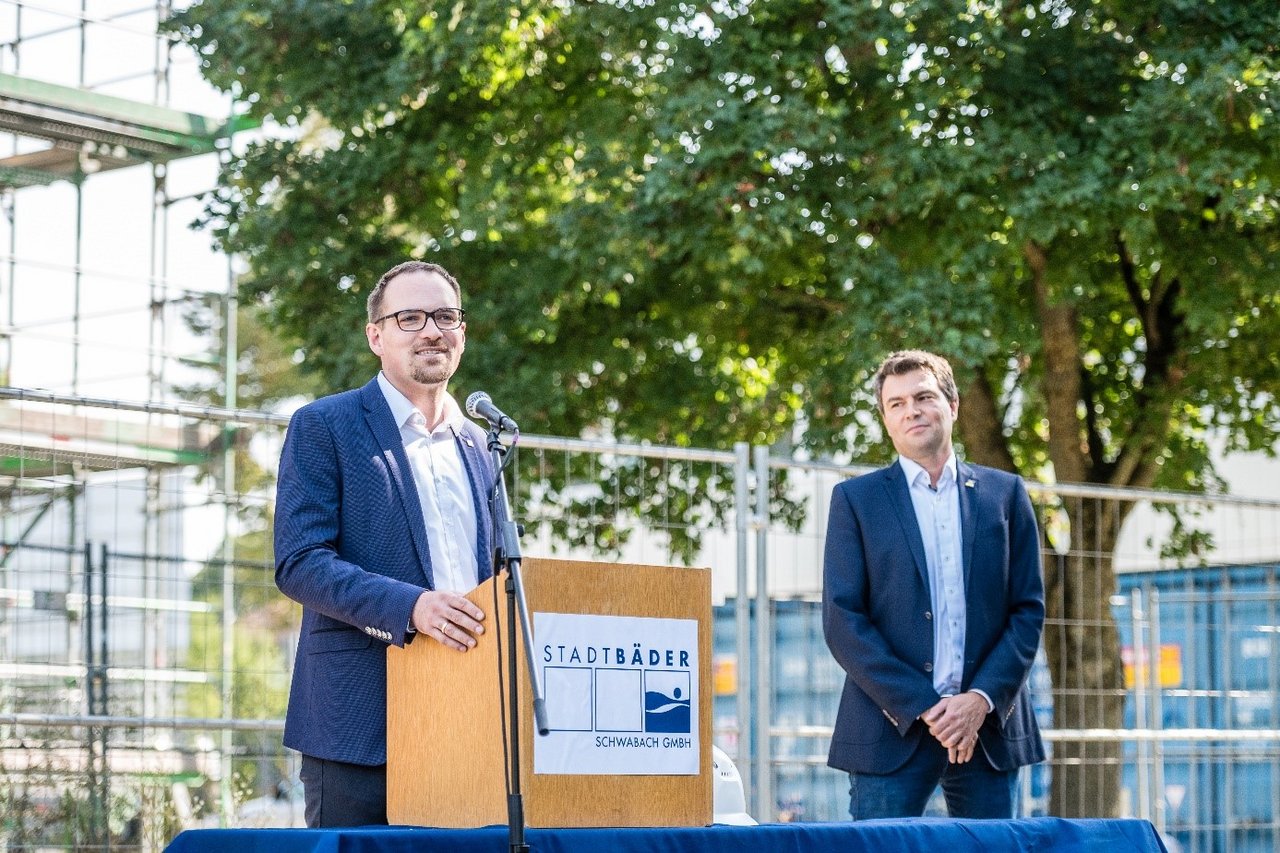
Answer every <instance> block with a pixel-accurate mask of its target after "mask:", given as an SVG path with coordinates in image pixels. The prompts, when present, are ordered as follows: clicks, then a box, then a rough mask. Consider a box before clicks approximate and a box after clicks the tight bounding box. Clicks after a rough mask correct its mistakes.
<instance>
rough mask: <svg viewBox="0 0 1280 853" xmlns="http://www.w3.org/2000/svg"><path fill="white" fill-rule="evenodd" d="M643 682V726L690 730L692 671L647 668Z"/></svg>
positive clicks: (658, 729)
mask: <svg viewBox="0 0 1280 853" xmlns="http://www.w3.org/2000/svg"><path fill="white" fill-rule="evenodd" d="M644 682H645V685H644V687H645V689H644V730H645V731H646V732H668V733H678V734H688V733H689V732H691V731H692V728H691V724H690V723H691V717H692V714H691V706H690V703H689V685H690V674H689V673H688V672H678V671H677V672H663V671H655V670H645V674H644Z"/></svg>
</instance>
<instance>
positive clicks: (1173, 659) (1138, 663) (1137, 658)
mask: <svg viewBox="0 0 1280 853" xmlns="http://www.w3.org/2000/svg"><path fill="white" fill-rule="evenodd" d="M1149 657H1150V651H1149V650H1148V649H1145V648H1144V649H1143V650H1142V653H1141V654H1140V655H1135V653H1134V651H1133V647H1132V646H1125V647H1124V648H1123V649H1121V650H1120V659H1121V660H1122V661H1124V686H1125V687H1127V688H1132V687H1133V686H1134V684H1135V683H1139V682H1140V683H1142V684H1143V685H1148V684H1150V683H1151V671H1150V668H1149V661H1148V658H1149ZM1156 678H1157V679H1158V681H1157V683H1158V684H1159V686H1161V687H1179V686H1181V684H1182V646H1180V645H1178V644H1177V643H1163V644H1161V646H1160V649H1159V652H1158V654H1157V655H1156Z"/></svg>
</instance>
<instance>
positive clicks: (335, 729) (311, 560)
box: [275, 379, 494, 765]
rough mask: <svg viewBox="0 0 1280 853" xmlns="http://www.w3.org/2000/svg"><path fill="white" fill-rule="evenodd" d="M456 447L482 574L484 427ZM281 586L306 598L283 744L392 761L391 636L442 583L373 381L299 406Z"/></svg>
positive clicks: (285, 473) (279, 530)
mask: <svg viewBox="0 0 1280 853" xmlns="http://www.w3.org/2000/svg"><path fill="white" fill-rule="evenodd" d="M458 448H459V450H460V451H461V453H462V459H463V461H464V464H465V466H466V470H467V475H468V477H469V478H470V480H471V494H472V498H473V499H474V501H475V507H476V521H477V528H478V529H477V534H478V535H477V537H476V538H477V549H476V550H477V553H476V559H477V561H478V564H479V567H480V579H481V580H484V579H485V578H487V577H489V576H490V575H491V574H492V559H493V555H492V552H491V550H490V547H489V540H490V535H491V524H490V516H489V505H488V494H489V489H490V486H491V484H492V483H493V482H494V474H493V465H492V463H491V461H490V458H489V454H488V449H487V447H486V444H485V433H484V432H483V431H482V430H481V429H480V428H479V427H478V426H476V425H475V424H472V423H470V422H468V423H467V424H466V427H465V428H464V429H463V431H462V433H461V435H460V437H459V439H458ZM275 552H276V554H275V556H276V585H277V586H278V587H280V590H281V592H283V593H284V594H285V595H287V596H289V597H290V598H292V599H294V600H295V601H298V602H300V603H301V604H302V606H303V610H302V630H301V634H300V636H299V638H298V654H297V659H296V661H295V663H294V670H293V685H292V687H291V688H290V691H289V711H288V714H287V716H286V718H285V730H284V744H285V746H287V747H290V748H291V749H296V750H298V751H299V752H302V753H303V754H305V755H311V756H314V757H317V758H325V759H330V760H336V761H346V762H350V763H353V764H366V765H376V764H383V763H385V762H386V760H387V685H386V673H387V660H386V653H387V645H388V644H391V643H394V644H395V645H397V646H403V645H404V644H405V643H406V642H408V641H410V640H411V639H412V637H413V635H412V634H410V633H409V630H408V628H409V620H410V618H411V616H412V613H413V605H414V603H415V602H416V601H417V600H418V596H419V595H420V594H421V593H422V591H423V590H424V589H432V588H434V583H433V581H432V575H431V556H430V553H429V552H428V550H427V534H426V527H425V524H424V523H423V520H422V507H421V506H420V505H419V502H418V492H417V487H416V486H415V485H414V481H413V473H412V470H411V469H410V467H409V460H408V457H407V456H406V455H405V452H404V444H403V442H402V441H401V439H400V430H399V428H398V427H397V426H396V423H395V420H394V418H393V417H392V415H391V409H390V407H389V406H388V405H387V401H386V398H385V397H384V396H383V394H382V390H381V389H380V388H379V387H378V383H377V380H376V379H374V380H373V381H370V382H369V383H368V384H367V385H365V386H364V387H363V388H360V389H358V390H353V391H347V392H345V393H342V394H335V395H334V396H332V397H324V398H322V399H319V400H316V401H315V402H313V403H310V404H308V405H307V406H304V407H303V408H301V409H299V410H298V412H297V413H296V414H295V415H294V416H293V419H292V420H291V421H290V423H289V432H288V434H287V435H286V437H285V442H284V449H283V451H282V452H281V455H280V477H279V483H278V486H277V491H276V519H275Z"/></svg>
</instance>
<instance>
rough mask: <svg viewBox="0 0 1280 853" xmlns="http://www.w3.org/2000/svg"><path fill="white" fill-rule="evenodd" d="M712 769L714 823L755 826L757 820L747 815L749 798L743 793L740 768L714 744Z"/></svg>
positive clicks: (712, 747) (712, 748)
mask: <svg viewBox="0 0 1280 853" xmlns="http://www.w3.org/2000/svg"><path fill="white" fill-rule="evenodd" d="M711 767H712V772H713V773H714V774H715V781H714V782H712V787H711V804H712V811H714V812H715V820H714V822H715V823H729V824H734V825H735V826H755V825H756V821H755V819H754V818H753V817H751V815H749V814H747V798H746V795H745V794H743V793H742V777H741V776H740V775H738V768H737V767H735V766H734V764H733V759H732V758H730V757H729V756H728V755H726V754H725V751H724V750H723V749H721V748H720V747H718V746H715V745H714V744H713V745H712V746H711Z"/></svg>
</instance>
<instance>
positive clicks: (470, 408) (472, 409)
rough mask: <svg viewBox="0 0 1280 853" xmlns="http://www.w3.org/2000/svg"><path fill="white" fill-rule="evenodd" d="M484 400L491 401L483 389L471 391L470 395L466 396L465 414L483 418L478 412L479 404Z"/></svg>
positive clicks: (484, 401)
mask: <svg viewBox="0 0 1280 853" xmlns="http://www.w3.org/2000/svg"><path fill="white" fill-rule="evenodd" d="M486 402H488V403H492V402H493V399H492V398H491V397H490V396H489V395H488V394H486V393H485V392H483V391H474V392H472V394H471V396H470V397H468V398H467V414H468V415H470V416H471V417H473V418H483V417H484V415H482V414H480V404H481V403H486Z"/></svg>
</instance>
